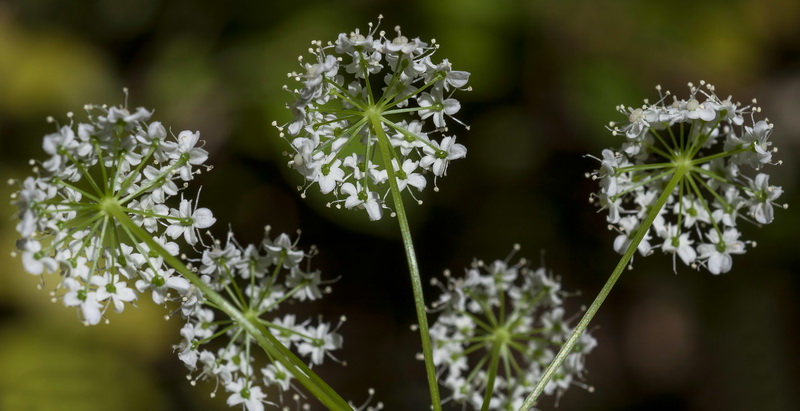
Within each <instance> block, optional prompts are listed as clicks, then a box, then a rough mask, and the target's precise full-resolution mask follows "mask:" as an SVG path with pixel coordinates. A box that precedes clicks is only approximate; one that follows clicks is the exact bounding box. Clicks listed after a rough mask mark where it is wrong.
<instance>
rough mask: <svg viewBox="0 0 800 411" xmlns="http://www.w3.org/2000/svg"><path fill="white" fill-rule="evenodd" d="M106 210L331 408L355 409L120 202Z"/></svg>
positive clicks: (107, 205) (107, 206)
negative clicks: (211, 284)
mask: <svg viewBox="0 0 800 411" xmlns="http://www.w3.org/2000/svg"><path fill="white" fill-rule="evenodd" d="M103 209H104V211H105V212H106V213H107V214H108V215H109V216H111V217H113V218H114V219H115V220H116V221H117V222H118V223H119V224H120V225H122V226H123V227H124V228H125V229H126V230H128V231H129V232H130V233H132V234H133V235H134V236H135V237H136V238H137V239H139V240H140V241H142V242H144V243H145V244H147V246H148V247H149V248H150V250H151V251H154V252H156V253H158V255H159V256H161V257H162V258H163V260H164V262H165V263H166V264H168V265H169V266H170V267H172V268H174V269H175V270H176V271H178V272H179V273H180V274H181V275H182V276H183V277H184V278H186V280H187V281H189V282H190V283H191V284H192V285H193V286H195V287H197V289H198V290H200V292H202V293H203V296H204V297H205V298H206V299H207V300H208V301H210V302H211V303H212V304H214V305H215V306H216V307H218V308H219V309H220V310H222V311H223V312H224V313H225V314H227V315H228V316H229V317H230V318H231V319H232V320H233V321H235V322H236V323H237V324H239V326H241V327H242V328H243V329H244V330H245V331H246V332H247V333H248V334H250V335H251V336H252V337H253V339H254V340H255V341H256V343H258V345H259V346H261V348H263V349H264V351H266V352H267V353H268V354H269V355H270V356H271V357H272V358H274V359H276V360H277V361H279V362H280V363H281V364H282V365H283V366H284V367H286V369H287V370H289V372H291V373H292V375H293V376H294V377H295V378H296V379H297V380H298V381H299V382H300V383H301V384H303V386H304V387H306V389H308V391H309V392H311V394H312V395H314V396H315V397H316V398H317V399H319V400H320V402H322V403H323V404H324V405H325V406H326V407H328V408H329V409H331V410H352V407H350V406H349V405H348V404H347V402H346V401H345V400H344V399H342V397H341V396H339V394H337V393H336V391H334V390H333V389H332V388H331V387H330V386H328V385H327V384H326V383H325V382H324V381H323V380H322V379H321V378H319V376H317V375H316V374H315V373H314V372H312V371H311V370H310V369H309V368H308V366H307V365H305V363H303V361H301V360H300V359H299V358H297V356H295V355H294V354H293V353H292V352H291V351H289V349H288V348H286V347H285V346H284V345H283V344H281V343H280V341H278V340H277V339H276V338H275V336H273V335H272V333H270V332H269V330H268V329H267V328H265V327H264V326H263V325H261V324H259V323H258V321H257V319H256V318H250V317H248V316H246V315H244V314H243V313H242V312H241V311H239V310H238V309H237V308H236V307H235V306H234V305H233V304H231V303H230V302H229V301H228V300H226V299H225V297H223V296H222V295H220V294H219V293H217V292H216V291H214V290H213V289H211V287H209V286H208V284H206V283H205V282H203V281H202V280H201V279H200V277H198V276H197V274H195V273H194V272H192V270H190V269H189V268H188V267H186V265H185V264H183V262H182V261H181V260H180V259H179V258H177V257H175V256H173V255H172V254H170V253H169V252H168V251H167V250H165V249H164V248H163V247H162V246H161V245H160V244H159V243H158V242H156V241H155V240H153V236H152V235H150V234H149V233H147V232H146V231H145V230H143V229H142V228H141V227H139V226H138V225H136V223H134V222H133V220H131V219H130V217H128V215H127V214H126V213H125V211H124V210H123V209H122V207H121V206H119V205H118V204H108V203H106V204H105V205H104V207H103Z"/></svg>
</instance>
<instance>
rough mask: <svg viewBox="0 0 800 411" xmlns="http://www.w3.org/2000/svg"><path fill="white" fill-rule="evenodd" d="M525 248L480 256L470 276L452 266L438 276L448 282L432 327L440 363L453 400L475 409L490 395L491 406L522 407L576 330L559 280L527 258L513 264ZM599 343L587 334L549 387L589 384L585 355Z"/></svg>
mask: <svg viewBox="0 0 800 411" xmlns="http://www.w3.org/2000/svg"><path fill="white" fill-rule="evenodd" d="M517 250H518V246H515V248H514V251H513V252H512V253H511V254H510V255H509V256H508V258H506V259H505V260H495V261H494V262H492V263H491V264H486V263H484V262H483V261H481V260H476V261H474V262H473V263H472V265H471V266H470V267H469V268H468V269H467V270H466V274H465V276H464V277H459V278H456V277H454V276H452V275H450V273H449V272H447V271H446V272H445V277H446V282H445V283H440V282H438V281H434V282H435V283H436V284H437V285H439V286H440V288H441V289H442V294H441V296H440V297H439V299H438V300H437V301H436V302H435V303H434V304H433V310H438V311H441V312H440V314H439V317H438V318H437V320H436V322H435V323H434V324H433V325H432V326H431V329H430V333H431V340H432V342H433V345H434V348H433V356H434V362H435V363H436V365H437V366H439V367H440V368H441V371H440V375H441V378H442V380H441V384H442V385H443V386H445V387H446V388H448V389H450V390H451V391H452V394H451V395H450V399H451V400H453V401H456V402H459V403H463V404H465V405H470V406H471V407H472V408H474V409H481V408H483V409H486V407H485V405H486V402H487V401H488V404H489V408H490V409H503V410H505V409H508V410H517V409H519V408H520V406H521V405H522V402H523V401H524V399H525V396H526V395H527V394H528V393H529V392H530V391H531V389H532V388H533V386H534V385H535V384H536V382H537V381H538V380H539V378H540V376H541V375H542V373H543V371H544V369H545V368H546V367H547V365H548V364H549V363H550V361H551V360H552V359H553V357H554V356H555V353H556V352H557V351H558V349H559V347H560V345H561V344H563V342H564V341H565V340H566V339H567V337H568V336H569V334H570V332H571V331H572V328H571V327H570V325H569V322H570V320H569V318H565V316H564V313H565V311H564V308H563V307H562V303H563V300H564V297H565V294H566V293H565V292H564V291H562V290H561V284H560V283H559V281H558V279H557V278H554V277H553V275H552V274H551V273H549V272H548V271H547V270H546V269H544V268H539V269H532V268H530V267H529V266H528V263H527V261H526V260H525V259H520V260H519V261H518V262H517V263H514V264H512V263H511V259H512V258H513V256H514V254H515V253H516V251H517ZM596 345H597V343H596V341H595V339H594V338H593V337H592V336H591V335H589V334H588V333H585V334H583V335H582V336H581V339H580V341H579V342H578V344H577V345H576V348H575V350H574V351H573V352H572V353H570V354H569V356H568V357H567V360H566V362H565V363H564V365H563V366H562V367H561V368H560V369H559V370H558V371H557V373H556V375H555V377H554V378H553V380H551V381H550V383H549V384H548V385H547V387H546V388H545V393H546V394H552V393H554V392H555V393H558V394H559V395H560V393H563V392H564V391H565V390H566V389H567V388H569V386H570V385H580V386H584V385H583V383H582V382H581V379H582V376H583V372H584V357H585V355H586V354H588V353H589V352H590V351H592V349H594V347H595V346H596Z"/></svg>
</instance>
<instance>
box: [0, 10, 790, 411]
mask: <svg viewBox="0 0 800 411" xmlns="http://www.w3.org/2000/svg"><path fill="white" fill-rule="evenodd" d="M381 13H382V14H383V15H384V17H385V19H384V21H383V23H382V25H383V26H382V28H383V29H385V30H387V31H391V29H392V27H393V26H394V25H402V27H403V34H404V35H406V36H408V37H416V36H419V37H420V38H421V39H422V40H424V41H428V40H430V39H431V38H435V39H436V40H437V42H438V43H440V44H441V45H442V47H441V49H440V50H439V52H438V54H437V57H438V58H447V59H449V60H450V61H451V62H452V63H453V66H454V69H457V70H466V71H470V72H471V73H472V77H471V79H470V83H471V85H472V87H473V89H474V91H472V92H471V93H461V94H460V95H458V97H457V98H459V100H460V101H461V104H462V109H461V112H460V113H459V115H458V118H459V119H461V120H463V121H464V122H466V123H467V124H470V125H471V130H464V129H463V128H460V127H459V126H454V127H452V128H451V131H454V132H455V133H456V134H457V135H458V138H459V142H460V143H462V144H464V145H465V146H466V147H467V148H468V150H469V151H468V154H467V158H466V159H463V160H459V161H455V162H453V163H452V164H451V166H450V168H449V170H448V174H449V175H448V176H447V177H446V178H443V179H441V180H440V181H439V186H440V188H441V190H440V192H439V193H433V192H431V191H430V190H428V191H427V192H426V193H425V194H423V195H422V198H423V200H424V204H423V205H422V206H415V205H411V206H409V210H410V219H411V230H412V233H413V234H414V237H415V239H416V240H415V241H416V247H417V251H418V256H419V260H420V266H421V269H422V275H423V281H424V282H425V283H427V280H428V279H430V278H431V277H432V276H435V275H441V271H442V270H444V269H446V268H449V269H451V270H452V271H453V272H461V271H462V269H463V267H465V266H466V265H468V264H469V262H470V261H471V260H472V258H473V257H477V258H481V259H484V260H493V259H498V258H499V259H502V258H504V257H505V256H506V255H507V253H508V252H509V250H511V247H512V245H513V244H514V243H520V244H521V245H522V251H521V255H523V256H526V257H527V258H528V259H530V260H532V261H533V262H534V265H535V266H536V265H538V264H539V262H540V261H541V260H545V261H546V265H547V267H549V268H550V269H552V270H553V271H554V272H555V273H556V274H558V275H559V276H561V278H562V281H563V283H564V288H565V289H566V290H571V291H577V290H581V291H580V293H574V295H573V296H572V297H570V298H569V301H568V306H569V309H570V312H572V313H576V314H575V315H576V316H577V315H578V314H577V313H578V311H579V309H580V307H581V306H585V305H588V304H590V303H591V300H592V298H593V296H594V295H595V294H596V293H597V291H598V290H599V289H600V287H601V286H602V284H603V283H604V282H605V279H606V278H607V277H608V275H609V274H610V272H611V270H612V269H613V267H614V265H615V264H616V261H617V260H618V256H617V255H616V254H615V253H614V251H613V250H612V248H611V243H612V241H613V238H614V236H615V234H614V233H613V232H609V231H608V230H607V229H606V223H605V215H604V213H599V214H598V213H596V210H595V208H594V207H593V206H592V205H590V204H588V201H587V199H588V196H589V194H590V193H591V192H593V191H596V189H597V187H596V183H595V182H593V181H591V180H589V179H586V178H585V177H584V173H586V172H587V171H591V170H593V169H594V168H596V167H597V165H598V163H597V162H596V161H595V160H593V159H591V158H587V157H584V154H586V153H591V154H595V155H598V154H599V153H600V151H601V150H602V149H603V148H607V147H617V146H619V145H620V143H621V141H620V139H619V138H616V137H613V136H611V134H610V132H608V131H607V130H606V129H605V125H606V124H607V123H608V122H609V121H612V120H616V121H619V120H624V119H623V118H621V116H620V115H619V114H618V113H617V112H616V111H615V110H614V107H615V106H616V105H617V104H625V105H631V106H637V105H639V104H641V101H642V99H644V98H651V99H653V100H654V99H655V98H656V96H657V94H656V92H655V90H654V86H655V85H656V84H661V85H662V86H663V87H664V88H666V89H669V90H672V91H673V92H674V93H675V94H677V95H678V96H679V97H681V96H686V94H687V88H686V83H687V82H688V81H693V82H695V83H697V82H698V81H699V80H701V79H703V80H706V81H709V82H711V83H713V84H715V85H716V86H717V93H718V94H719V95H720V96H721V97H723V98H724V97H726V96H727V95H729V94H731V95H733V96H734V99H735V100H738V101H741V102H749V101H750V99H751V98H753V97H757V98H758V103H759V105H760V106H761V107H762V108H763V113H762V115H763V116H767V117H768V118H769V119H770V120H771V121H772V122H773V123H774V124H775V129H774V133H773V135H772V138H773V142H774V144H775V145H776V146H777V147H779V148H780V151H779V152H778V153H777V154H776V156H775V158H777V159H780V160H783V162H784V164H783V165H782V166H779V167H770V168H768V169H767V172H769V173H770V174H771V175H772V178H771V179H770V182H771V183H772V184H775V185H780V186H783V188H784V195H783V197H782V198H781V199H780V202H781V203H783V202H786V203H788V204H789V205H790V207H789V209H788V210H780V209H779V210H776V212H775V215H776V217H775V224H772V225H769V226H766V227H764V228H758V227H756V226H754V225H752V224H748V223H742V224H741V230H742V231H743V233H744V234H743V237H744V238H746V239H750V240H755V241H757V242H758V247H757V248H750V249H749V250H748V252H747V254H745V255H743V256H736V257H735V258H734V264H733V270H732V271H731V272H729V273H726V274H723V275H720V276H713V275H711V274H709V273H708V272H706V271H700V272H695V271H693V270H691V269H689V268H687V267H683V266H679V267H678V274H677V275H675V274H673V272H672V260H671V258H670V257H669V256H667V255H663V254H662V253H661V252H660V251H658V252H656V253H655V255H653V256H651V257H648V258H637V259H636V262H635V269H634V270H633V271H628V272H626V273H625V274H624V275H623V276H622V278H621V279H620V281H619V283H618V285H617V286H616V288H615V289H614V290H613V292H612V293H611V295H610V296H609V299H608V301H607V302H606V304H605V305H604V306H603V307H602V308H601V310H600V312H599V313H598V315H597V317H596V318H595V320H594V322H593V326H592V327H591V328H592V330H593V331H592V332H593V335H594V336H595V337H597V339H598V342H599V346H598V348H597V349H595V351H594V352H593V353H592V355H591V356H590V357H589V359H588V365H587V369H588V374H587V376H586V383H587V384H588V385H591V386H593V387H594V388H595V390H594V392H593V393H592V392H588V391H586V390H584V389H581V388H579V387H572V388H571V389H570V390H569V391H568V392H567V393H566V394H565V395H564V396H563V397H562V398H560V401H559V407H560V408H561V409H565V410H572V409H581V410H659V409H663V410H753V409H758V410H795V409H798V408H800V394H798V390H797V387H798V386H800V355H799V354H798V351H799V350H800V349H799V348H798V347H800V336H799V334H798V329H797V325H798V323H800V321H799V320H800V315H798V314H800V309H798V304H797V301H798V300H800V295H799V294H800V277H798V271H800V269H798V268H797V267H800V253H798V244H800V241H798V239H799V237H798V231H797V229H798V227H800V212H798V207H797V205H798V204H800V202H798V196H799V195H800V194H799V193H798V190H797V187H798V181H797V176H798V167H800V163H798V159H799V158H798V157H800V156H798V150H800V3H798V2H797V1H795V0H766V1H765V0H726V1H721V0H719V1H705V2H697V1H686V0H678V1H671V2H641V1H635V0H624V1H612V0H601V1H588V0H572V1H558V2H556V1H512V0H494V1H491V2H487V1H483V0H441V1H438V0H437V1H422V0H415V1H406V2H386V1H366V0H348V1H343V2H338V3H336V4H333V3H332V2H328V1H304V0H298V1H291V2H262V1H231V2H220V1H206V0H203V1H187V0H178V1H162V0H139V1H136V2H119V1H114V0H80V1H71V2H64V1H58V0H25V1H10V2H9V1H5V2H0V175H2V177H3V179H4V180H5V179H8V178H22V177H24V176H26V175H28V174H29V173H30V167H29V166H28V165H27V161H28V159H30V158H37V159H41V158H43V155H42V151H41V138H42V136H43V135H44V134H46V133H50V132H52V131H53V130H54V127H53V125H51V124H48V123H47V122H45V117H46V116H50V115H52V116H54V117H56V118H58V119H59V120H61V121H62V122H63V121H66V112H68V111H73V112H75V113H76V115H78V116H80V114H81V111H82V110H81V107H83V105H84V104H86V103H106V104H110V105H116V104H121V103H122V102H123V100H124V96H123V94H122V92H121V90H122V88H123V87H128V88H129V90H130V97H129V102H128V104H129V106H131V107H137V106H144V107H148V108H155V109H156V112H155V115H154V119H155V120H159V121H162V122H163V123H164V124H165V125H168V126H170V127H171V128H172V131H173V132H175V133H177V132H179V131H180V130H184V129H190V130H200V132H201V137H202V138H203V139H205V140H206V146H205V148H206V149H207V150H209V152H210V159H209V161H208V163H209V164H213V165H214V170H213V171H212V172H210V173H207V174H203V175H201V176H200V177H199V178H198V184H202V186H203V189H202V197H201V199H200V201H201V203H202V205H203V206H205V207H209V208H210V209H212V210H213V211H214V214H215V216H216V218H217V224H216V226H215V227H212V231H213V232H214V233H215V234H216V235H217V237H222V236H224V233H225V230H226V228H227V227H228V226H230V227H231V228H232V229H233V230H234V232H235V233H236V235H237V238H238V239H239V241H240V242H242V243H248V242H254V241H258V240H260V236H261V233H262V230H263V226H264V225H267V224H269V225H271V226H272V227H273V233H276V234H277V233H279V232H289V233H292V234H293V235H294V232H295V231H296V230H297V229H301V230H302V236H301V240H300V245H301V247H304V248H306V249H307V248H308V247H309V246H310V245H311V244H315V245H317V246H318V247H319V249H320V254H319V255H318V256H317V257H315V259H314V266H315V267H316V268H319V269H321V270H322V271H323V273H324V275H325V276H326V277H327V278H339V280H338V281H337V282H336V283H335V284H333V288H334V292H333V294H331V295H329V296H327V297H326V298H324V299H323V300H322V301H321V302H319V303H318V304H316V305H314V306H311V307H302V308H300V309H301V310H304V311H302V312H300V313H298V315H299V316H300V317H311V316H315V315H317V314H316V312H321V313H322V314H321V315H322V316H323V317H324V318H325V319H327V320H328V321H335V319H336V318H338V317H339V316H340V315H346V316H347V318H348V321H347V322H346V323H345V324H344V325H343V327H342V328H341V332H342V333H343V334H344V336H345V343H344V349H343V350H341V351H340V352H338V353H337V356H338V357H339V358H340V359H341V360H345V361H346V362H347V366H346V367H342V366H341V365H339V364H336V363H334V362H332V361H327V362H326V364H324V366H322V367H320V368H319V369H318V371H319V373H320V374H321V375H322V376H323V377H325V378H326V379H327V380H328V381H329V382H330V384H331V385H332V386H333V387H334V388H335V389H337V391H339V392H340V393H341V394H342V395H343V396H344V397H345V398H347V399H351V400H352V401H354V402H355V403H360V402H361V401H363V399H365V398H366V396H367V389H368V388H369V387H372V388H375V389H376V393H377V394H376V395H377V398H378V399H380V400H382V401H383V402H384V403H385V404H386V406H387V409H390V410H424V409H427V405H426V401H427V395H428V394H427V386H426V383H425V380H424V370H423V366H422V363H421V362H419V361H416V360H415V359H414V355H415V353H416V352H417V351H419V341H418V336H417V334H416V333H414V332H413V331H411V330H410V328H409V327H410V326H411V325H412V324H413V323H414V322H415V317H414V309H413V302H412V294H411V287H410V283H409V280H408V274H407V271H406V265H405V257H404V254H403V252H402V243H401V241H400V235H399V230H398V228H397V226H396V222H395V221H394V220H393V219H391V218H384V220H383V221H381V222H379V223H370V222H369V221H368V219H367V216H366V213H364V212H348V211H340V210H335V209H328V208H326V207H325V202H326V201H328V200H329V199H328V198H323V197H322V196H320V195H319V194H318V192H317V191H318V190H317V189H316V188H312V189H310V190H309V193H308V194H309V195H308V198H307V199H301V198H300V195H299V193H298V192H297V190H296V188H295V187H296V186H297V185H298V184H302V180H301V177H300V176H299V174H297V173H296V172H294V171H293V170H290V169H289V168H288V167H286V161H287V158H286V157H285V156H284V155H283V154H282V153H283V152H285V151H286V150H287V149H288V144H287V143H286V142H285V141H283V140H281V139H280V138H279V137H278V135H277V131H276V130H275V129H274V128H273V127H271V126H270V123H271V122H272V121H273V120H276V121H278V123H284V122H286V121H288V120H289V119H290V114H289V112H288V110H286V109H285V108H284V105H285V103H286V102H287V101H288V100H289V99H290V95H289V94H288V93H287V92H285V91H283V90H282V89H281V86H282V85H284V84H287V83H288V82H289V79H287V77H286V73H287V72H289V71H293V70H297V69H298V63H297V56H298V55H300V54H305V52H304V51H305V50H306V49H307V48H308V46H309V44H310V41H311V40H323V41H327V40H334V39H335V38H336V35H337V34H338V33H339V32H349V31H351V30H353V29H354V28H356V27H359V28H361V29H362V30H364V29H366V27H367V22H369V21H375V20H376V17H377V15H378V14H381ZM292 86H294V84H292ZM12 190H13V187H9V186H7V185H3V186H2V188H0V197H2V198H8V196H9V195H10V194H11V192H12ZM189 192H192V191H191V190H190V191H189ZM0 215H2V216H3V218H0V244H2V248H0V249H2V250H4V251H3V252H2V253H0V279H1V280H2V283H1V284H2V285H0V364H2V367H0V370H1V371H0V409H2V410H37V409H39V410H50V409H59V410H107V409H117V410H145V409H146V410H222V409H226V406H225V404H224V397H225V395H223V394H224V393H223V392H222V391H220V393H219V394H220V395H218V397H219V398H216V399H209V393H210V392H211V391H212V390H213V388H214V384H213V383H206V384H199V385H198V386H197V387H192V386H190V384H189V383H188V382H187V381H186V379H185V378H184V377H185V374H186V371H185V369H184V368H183V365H182V364H181V363H180V361H178V359H177V358H176V356H175V355H174V354H173V352H172V348H171V345H172V344H176V343H177V342H178V341H179V337H178V333H177V332H178V329H179V328H180V325H181V324H180V322H179V321H178V320H177V319H173V320H170V321H165V320H164V319H163V316H164V312H163V310H162V309H161V308H159V307H154V306H153V305H152V303H150V302H149V301H148V300H147V299H146V298H144V297H143V298H141V299H140V301H139V303H138V306H139V308H138V309H136V308H130V307H129V308H128V309H127V310H126V311H125V312H124V313H123V314H122V315H111V316H110V317H111V324H110V325H98V326H95V327H92V328H87V327H83V326H81V325H80V323H79V321H78V319H77V318H76V317H77V315H76V312H75V311H74V310H73V309H66V308H64V307H63V306H61V305H60V304H52V303H50V302H49V300H50V297H49V295H48V294H47V291H48V290H51V289H52V288H53V287H54V286H55V284H56V282H57V280H56V278H55V276H49V277H47V282H46V284H45V291H39V290H37V289H36V285H37V284H38V281H39V279H38V277H34V276H30V275H28V274H25V273H24V272H23V270H22V267H21V263H20V261H19V259H18V258H17V259H15V258H11V257H10V256H9V253H10V251H11V250H12V249H13V247H14V241H15V239H16V232H15V231H14V225H15V217H14V216H15V210H14V208H13V207H12V206H11V205H10V204H9V201H3V202H1V203H0ZM542 250H545V251H546V252H544V253H543V252H542ZM540 256H543V257H540ZM426 292H428V299H429V300H430V299H431V298H433V297H434V296H435V295H436V289H435V288H434V287H430V286H426ZM443 394H444V395H445V396H446V395H447V394H446V392H443ZM541 407H542V408H545V409H552V408H553V407H554V399H552V398H550V399H545V400H543V401H542V404H541Z"/></svg>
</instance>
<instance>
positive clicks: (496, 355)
mask: <svg viewBox="0 0 800 411" xmlns="http://www.w3.org/2000/svg"><path fill="white" fill-rule="evenodd" d="M502 348H503V341H500V340H498V339H497V337H495V340H494V342H493V343H492V357H491V359H490V360H489V377H488V379H487V381H486V392H485V393H484V394H483V406H482V407H481V411H488V410H489V403H490V402H492V393H493V392H494V379H495V377H496V376H497V368H498V367H499V366H500V362H499V360H500V350H501V349H502Z"/></svg>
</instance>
